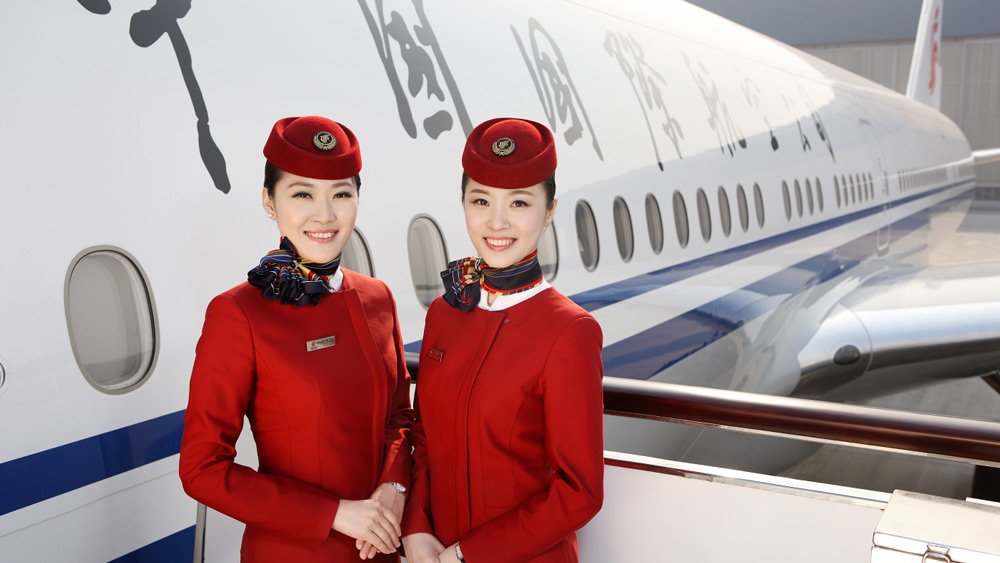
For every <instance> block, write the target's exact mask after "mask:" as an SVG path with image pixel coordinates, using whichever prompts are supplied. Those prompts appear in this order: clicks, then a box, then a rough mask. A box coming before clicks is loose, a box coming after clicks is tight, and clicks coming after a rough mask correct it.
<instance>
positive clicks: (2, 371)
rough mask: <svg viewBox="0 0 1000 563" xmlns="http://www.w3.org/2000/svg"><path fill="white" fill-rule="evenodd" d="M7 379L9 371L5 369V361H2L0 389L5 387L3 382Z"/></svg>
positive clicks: (0, 363)
mask: <svg viewBox="0 0 1000 563" xmlns="http://www.w3.org/2000/svg"><path fill="white" fill-rule="evenodd" d="M6 381H7V372H6V371H4V369H3V362H0V390H2V389H3V384H4V383H6Z"/></svg>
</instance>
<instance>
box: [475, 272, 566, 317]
mask: <svg viewBox="0 0 1000 563" xmlns="http://www.w3.org/2000/svg"><path fill="white" fill-rule="evenodd" d="M550 287H552V286H551V285H550V284H549V282H548V281H547V280H545V279H543V280H542V283H540V284H538V285H536V286H535V287H533V288H531V289H528V290H525V291H521V292H519V293H512V294H510V295H497V297H496V299H494V300H493V304H492V305H489V304H487V301H488V299H487V295H488V294H487V292H486V291H485V290H483V294H482V297H481V298H480V299H479V308H480V309H482V310H484V311H503V310H504V309H509V308H511V307H513V306H514V305H517V304H518V303H523V302H525V301H527V300H528V299H531V298H532V297H534V296H536V295H538V294H539V293H541V292H543V291H545V290H546V289H548V288H550Z"/></svg>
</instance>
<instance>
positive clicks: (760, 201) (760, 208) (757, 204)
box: [753, 184, 764, 227]
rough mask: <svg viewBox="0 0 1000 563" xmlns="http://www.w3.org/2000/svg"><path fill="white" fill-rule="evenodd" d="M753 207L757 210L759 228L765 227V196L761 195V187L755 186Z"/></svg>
mask: <svg viewBox="0 0 1000 563" xmlns="http://www.w3.org/2000/svg"><path fill="white" fill-rule="evenodd" d="M753 206H754V208H755V209H756V210H757V226H758V227H763V226H764V196H763V195H762V194H761V193H760V186H759V185H757V184H754V185H753Z"/></svg>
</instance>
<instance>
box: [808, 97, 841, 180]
mask: <svg viewBox="0 0 1000 563" xmlns="http://www.w3.org/2000/svg"><path fill="white" fill-rule="evenodd" d="M799 94H800V95H801V96H802V99H803V100H805V103H806V107H807V108H808V109H809V116H810V117H811V118H812V120H813V126H815V127H816V134H817V135H819V139H820V140H821V141H823V143H824V144H825V145H826V150H827V151H829V153H830V158H832V159H833V161H834V162H837V155H836V154H834V152H833V143H832V142H830V133H829V132H828V131H827V130H826V125H824V124H823V118H822V117H820V115H819V111H817V110H816V107H815V106H814V105H813V103H812V98H810V97H809V94H808V93H807V92H806V90H805V88H803V87H802V86H799ZM801 128H802V126H801V125H800V126H799V129H800V130H801Z"/></svg>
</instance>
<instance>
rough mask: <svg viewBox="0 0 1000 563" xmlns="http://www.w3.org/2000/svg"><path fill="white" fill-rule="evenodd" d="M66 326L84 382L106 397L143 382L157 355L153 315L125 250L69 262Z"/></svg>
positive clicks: (145, 287)
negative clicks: (105, 394) (108, 394)
mask: <svg viewBox="0 0 1000 563" xmlns="http://www.w3.org/2000/svg"><path fill="white" fill-rule="evenodd" d="M65 306H66V324H67V326H68V328H69V339H70V344H71V346H72V348H73V356H74V357H75V358H76V363H77V365H78V366H79V367H80V371H81V372H83V376H84V378H86V380H87V381H88V382H89V383H90V384H91V385H93V386H94V387H95V388H96V389H98V390H100V391H103V392H106V393H113V394H119V393H125V392H127V391H129V390H131V389H134V388H135V387H136V386H138V385H139V384H141V383H142V382H144V381H145V380H146V379H147V378H148V377H149V374H150V373H151V372H152V367H153V361H154V359H155V356H156V349H157V343H156V337H157V330H156V312H155V307H154V305H153V297H152V295H151V293H150V290H149V284H148V283H147V281H146V277H145V275H144V274H143V272H142V270H140V269H139V266H138V263H137V262H136V260H135V259H134V258H132V256H130V255H129V254H127V253H126V252H125V251H124V250H121V249H118V248H111V247H95V248H93V249H89V250H86V251H84V252H82V253H81V254H79V255H78V256H77V257H76V258H75V259H74V260H73V262H72V263H71V264H70V267H69V270H68V272H67V274H66V286H65Z"/></svg>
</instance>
